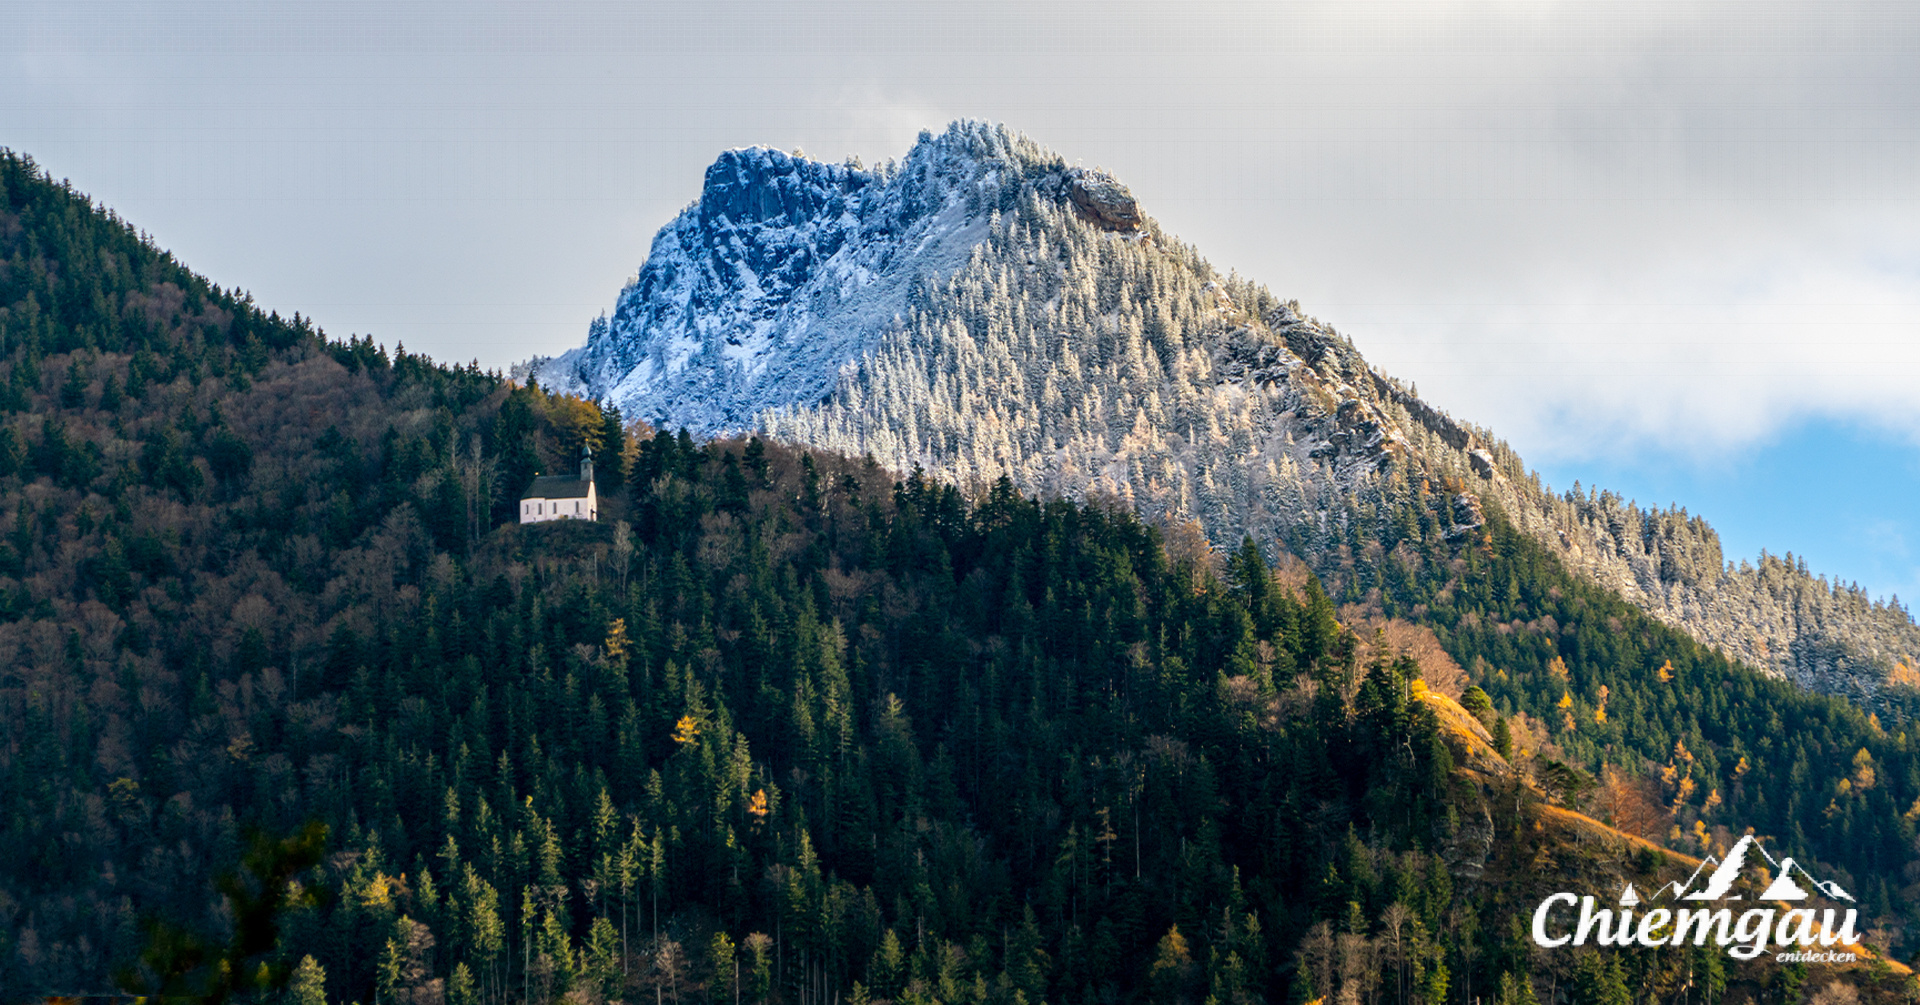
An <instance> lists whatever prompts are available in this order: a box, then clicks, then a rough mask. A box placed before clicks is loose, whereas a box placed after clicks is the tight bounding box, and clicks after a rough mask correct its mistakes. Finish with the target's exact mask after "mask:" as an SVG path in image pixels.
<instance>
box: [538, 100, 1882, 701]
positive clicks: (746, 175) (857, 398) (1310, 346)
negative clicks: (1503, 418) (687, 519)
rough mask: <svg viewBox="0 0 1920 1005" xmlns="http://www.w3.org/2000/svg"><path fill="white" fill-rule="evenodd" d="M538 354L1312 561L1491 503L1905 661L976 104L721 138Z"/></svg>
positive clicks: (1638, 565)
mask: <svg viewBox="0 0 1920 1005" xmlns="http://www.w3.org/2000/svg"><path fill="white" fill-rule="evenodd" d="M534 372H535V373H536V374H537V376H538V377H539V379H540V380H541V381H542V382H543V383H545V384H547V385H549V386H553V387H558V388H561V389H565V390H570V391H577V392H580V393H583V394H586V395H590V396H593V397H598V398H602V399H607V400H611V401H613V402H615V403H617V404H618V405H620V407H621V408H622V409H623V410H625V411H626V412H627V414H629V415H634V416H638V417H643V418H646V419H648V420H649V421H650V422H654V423H655V424H657V425H662V426H664V427H667V428H673V427H676V426H683V425H684V426H686V427H688V428H689V429H691V430H693V431H694V432H696V433H699V434H702V435H710V434H714V433H718V432H723V431H728V430H738V429H748V428H757V429H762V430H766V431H769V432H771V433H773V434H775V435H777V436H780V437H782V438H785V439H788V440H791V441H794V442H798V443H806V444H812V445H816V446H822V447H828V448H831V449H835V450H840V451H846V452H849V453H856V454H858V453H871V454H872V455H873V456H875V457H876V458H878V459H879V460H880V461H881V462H882V463H885V464H887V465H888V466H890V467H892V468H894V469H895V470H900V471H905V470H908V469H911V468H912V467H914V466H916V465H918V466H921V467H924V468H926V469H927V470H929V471H933V472H936V473H938V474H939V475H940V476H942V477H944V478H948V479H951V480H953V481H955V482H957V483H959V484H962V485H984V484H986V483H988V482H990V481H992V480H993V479H995V478H997V477H999V476H1001V475H1006V476H1009V477H1011V478H1012V479H1013V481H1014V484H1015V485H1016V486H1017V487H1019V488H1020V489H1021V490H1023V491H1034V492H1045V493H1057V494H1060V495H1063V496H1066V497H1068V498H1076V499H1082V498H1113V499H1118V500H1120V501H1122V502H1124V503H1126V504H1129V505H1131V506H1132V507H1134V508H1135V509H1137V510H1138V511H1139V512H1141V513H1142V514H1143V515H1145V516H1147V517H1148V518H1149V519H1153V520H1168V519H1172V520H1184V519H1197V520H1199V521H1200V522H1201V524H1202V525H1203V526H1204V527H1205V530H1206V532H1207V534H1208V535H1209V536H1210V537H1211V538H1212V539H1213V540H1216V541H1226V542H1230V541H1234V540H1237V539H1238V538H1239V537H1240V536H1241V535H1242V534H1252V535H1253V536H1254V537H1255V538H1256V539H1258V540H1260V541H1262V542H1265V543H1266V546H1267V547H1269V548H1271V547H1273V546H1275V545H1277V546H1279V547H1283V548H1286V549H1288V550H1291V551H1293V552H1295V553H1297V554H1299V555H1301V556H1302V557H1304V558H1306V559H1307V560H1308V561H1309V562H1310V563H1311V564H1312V565H1313V566H1314V567H1315V568H1316V569H1317V570H1319V571H1320V572H1321V573H1322V574H1323V575H1328V576H1330V577H1332V578H1333V581H1335V582H1341V581H1342V580H1343V579H1344V577H1343V575H1342V573H1343V570H1344V569H1345V568H1346V567H1348V566H1350V565H1351V563H1352V562H1353V561H1355V560H1356V558H1357V557H1358V556H1362V555H1364V554H1366V553H1367V552H1368V551H1369V550H1371V549H1379V550H1381V551H1390V550H1391V549H1392V548H1393V547H1394V546H1395V545H1397V544H1398V543H1400V542H1401V541H1404V540H1408V539H1409V538H1410V537H1412V538H1418V537H1419V536H1420V535H1422V534H1428V533H1438V534H1440V535H1443V536H1450V537H1461V536H1467V535H1472V534H1473V533H1474V532H1475V529H1476V528H1477V527H1478V526H1479V525H1480V524H1481V522H1482V520H1483V510H1484V507H1485V506H1487V505H1494V506H1498V507H1499V508H1500V509H1501V510H1503V511H1504V512H1505V513H1507V514H1508V517H1509V518H1510V519H1511V520H1512V521H1513V522H1514V523H1515V524H1516V525H1517V526H1519V527H1521V528H1522V529H1524V530H1525V531H1526V532H1527V533H1528V534H1530V535H1532V536H1533V537H1535V538H1536V539H1537V540H1539V541H1541V542H1542V543H1543V544H1545V545H1547V546H1548V547H1549V548H1551V549H1553V550H1554V551H1555V552H1556V553H1558V554H1559V555H1560V556H1561V557H1562V558H1563V560H1565V561H1566V562H1567V563H1568V564H1569V566H1570V567H1572V568H1574V569H1576V570H1578V571H1579V572H1580V573H1581V574H1582V575H1584V576H1587V577H1589V578H1590V579H1592V580H1593V581H1595V582H1598V583H1601V584H1604V585H1605V586H1607V587H1608V588H1610V589H1614V590H1618V591H1619V592H1620V593H1621V594H1622V595H1624V596H1626V597H1628V598H1629V599H1631V600H1632V601H1633V602H1634V603H1635V604H1636V605H1638V606H1640V607H1641V608H1642V609H1644V610H1647V611H1649V612H1650V613H1652V614H1654V615H1655V616H1656V617H1659V618H1660V619H1662V620H1664V621H1666V622H1668V623H1669V624H1673V625H1676V626H1679V627H1681V628H1683V629H1684V630H1686V631H1687V632H1689V633H1690V634H1692V635H1693V636H1694V637H1695V638H1698V639H1700V640H1701V641H1703V642H1707V643H1708V644H1711V645H1714V646H1716V647H1718V648H1720V649H1722V650H1723V651H1725V652H1727V653H1728V654H1729V655H1731V656H1734V657H1735V658H1738V659H1741V660H1744V661H1746V662H1749V663H1751V664H1753V665H1755V666H1758V667H1761V668H1763V669H1766V670H1768V671H1769V672H1773V673H1776V674H1780V675H1783V676H1786V677H1788V678H1790V679H1792V680H1794V681H1796V682H1798V683H1800V684H1802V685H1803V686H1807V687H1811V688H1815V689H1819V690H1823V691H1827V692H1833V693H1843V694H1849V695H1853V696H1855V697H1856V698H1863V699H1868V700H1872V699H1873V698H1874V696H1875V695H1876V693H1877V692H1879V690H1880V689H1881V687H1882V684H1883V682H1884V681H1886V680H1887V679H1888V678H1889V677H1890V676H1893V675H1896V674H1899V673H1900V668H1901V667H1906V668H1914V667H1920V627H1916V626H1915V624H1914V622H1913V620H1912V618H1911V616H1910V615H1909V614H1908V612H1907V611H1906V610H1904V609H1903V608H1901V607H1899V606H1897V605H1894V604H1880V603H1875V602H1873V601H1871V600H1870V599H1869V598H1868V597H1867V596H1865V594H1864V593H1862V592H1861V591H1859V590H1858V589H1857V588H1847V587H1842V586H1839V585H1838V584H1829V583H1827V582H1826V581H1825V580H1824V579H1815V578H1814V577H1812V576H1811V575H1810V574H1809V573H1808V571H1807V570H1806V569H1805V568H1804V567H1803V566H1802V565H1797V564H1790V563H1788V562H1786V561H1783V560H1781V559H1778V558H1771V557H1765V558H1762V559H1761V560H1760V561H1759V563H1758V564H1757V565H1753V564H1749V563H1744V562H1743V563H1741V564H1739V565H1733V564H1730V563H1727V562H1726V561H1725V558H1724V556H1723V555H1722V554H1721V551H1720V546H1719V540H1718V537H1717V536H1716V535H1715V534H1714V533H1713V531H1712V529H1711V528H1710V527H1709V526H1707V525H1706V523H1705V522H1703V521H1701V520H1699V519H1697V518H1694V517H1690V516H1689V515H1688V514H1686V513H1685V512H1684V511H1647V510H1641V509H1639V508H1637V507H1635V506H1632V505H1631V504H1629V503H1627V502H1625V501H1624V500H1621V499H1619V498H1617V497H1615V496H1612V495H1610V494H1605V493H1589V494H1587V495H1585V496H1576V495H1574V494H1573V493H1566V494H1553V493H1549V492H1547V491H1545V489H1544V488H1543V486H1541V485H1540V483H1539V481H1538V479H1537V477H1535V476H1533V475H1531V474H1530V473H1529V472H1528V471H1527V470H1526V468H1525V466H1524V464H1523V463H1522V461H1521V460H1520V458H1519V457H1518V456H1516V455H1515V454H1514V453H1513V452H1512V451H1511V450H1510V449H1509V448H1507V447H1506V445H1505V444H1503V443H1502V442H1500V441H1499V440H1497V439H1495V438H1494V437H1493V436H1492V435H1491V434H1490V433H1488V432H1487V431H1486V430H1483V429H1479V428H1476V427H1473V426H1470V425H1468V424H1464V423H1461V422H1458V421H1456V420H1454V419H1452V418H1450V417H1448V416H1446V415H1444V414H1442V413H1441V412H1439V411H1438V410H1436V409H1434V408H1432V407H1431V406H1429V405H1427V404H1426V403H1424V402H1422V401H1420V400H1419V399H1418V398H1417V397H1416V396H1414V395H1413V394H1412V393H1411V391H1410V390H1409V389H1407V388H1406V387H1404V386H1403V385H1402V384H1400V383H1399V382H1397V381H1395V380H1393V379H1392V378H1390V377H1388V376H1386V375H1384V374H1381V373H1379V372H1378V371H1376V370H1374V369H1373V368H1372V367H1370V366H1369V365H1368V364H1367V362H1366V361H1365V360H1364V359H1363V358H1362V357H1361V356H1360V355H1359V353H1358V352H1356V351H1355V350H1354V348H1353V346H1352V345H1351V343H1350V342H1348V341H1347V340H1345V339H1344V338H1342V337H1341V336H1340V335H1339V334H1338V333H1337V332H1336V331H1334V330H1333V329H1332V328H1331V327H1330V326H1328V325H1325V324H1323V323H1321V322H1319V321H1316V320H1314V319H1312V318H1310V317H1307V316H1305V315H1304V314H1302V313H1301V311H1300V309H1299V306H1298V305H1297V304H1294V303H1291V302H1287V303H1283V302H1280V301H1279V300H1277V299H1276V298H1275V297H1273V296H1272V295H1271V294H1269V293H1268V292H1267V291H1266V290H1264V289H1262V288H1260V287H1257V286H1255V285H1253V284H1251V283H1246V282H1243V281H1239V280H1237V279H1235V278H1232V277H1228V276H1221V275H1219V274H1218V273H1216V272H1215V271H1214V270H1213V269H1212V267H1211V266H1209V265H1208V264H1207V263H1206V262H1205V261H1204V260H1203V259H1201V258H1200V256H1199V255H1198V253H1197V252H1196V251H1195V250H1194V249H1192V248H1191V247H1188V246H1185V245H1182V244H1180V243H1178V242H1177V241H1175V240H1173V239H1171V238H1170V237H1169V236H1168V235H1166V234H1165V233H1163V232H1162V231H1161V230H1160V229H1159V228H1158V226H1157V225H1155V224H1154V223H1153V222H1152V221H1151V220H1149V219H1146V218H1144V217H1143V216H1142V215H1141V214H1140V213H1139V211H1138V207H1137V206H1136V205H1135V204H1134V203H1133V200H1132V198H1131V196H1130V195H1129V194H1128V193H1127V192H1126V190H1125V188H1124V187H1123V186H1121V185H1119V183H1118V182H1117V181H1115V180H1113V179H1111V178H1109V177H1107V176H1105V175H1102V174H1100V173H1098V172H1089V171H1086V170H1084V169H1078V168H1070V167H1068V166H1067V164H1066V163H1065V162H1064V161H1063V160H1062V159H1061V158H1059V157H1058V156H1057V155H1054V154H1051V153H1049V152H1047V151H1045V150H1044V149H1042V148H1040V147H1039V146H1037V145H1036V144H1034V143H1033V142H1032V141H1030V140H1027V139H1025V138H1024V137H1020V136H1017V135H1014V134H1011V133H1009V132H1007V131H1006V130H1004V129H1002V128H999V127H992V126H986V125H981V124H978V123H957V124H955V125H954V126H952V127H950V128H949V129H948V130H947V131H946V133H944V134H943V135H941V136H939V137H934V136H932V135H931V134H925V133H923V134H922V136H921V140H920V142H919V143H918V144H916V146H915V147H914V148H913V150H912V151H911V152H910V153H909V154H908V155H907V156H906V158H905V159H904V161H903V162H902V163H901V164H900V165H899V166H897V167H894V166H889V167H887V168H885V169H883V170H880V171H877V172H872V173H867V172H862V171H858V170H854V169H851V168H843V167H829V166H826V165H820V164H815V163H813V162H809V161H805V160H803V159H799V158H795V157H790V156H788V155H785V154H779V153H776V152H771V151H759V150H755V151H734V152H730V153H728V154H726V155H724V156H723V157H722V158H721V159H720V161H719V162H717V163H716V164H715V165H714V167H713V168H712V169H710V170H709V172H708V179H707V189H706V191H705V192H704V193H703V195H702V197H701V200H700V201H699V202H698V203H696V204H695V206H693V207H692V208H690V209H689V210H687V211H686V212H685V213H683V214H682V215H681V216H680V217H678V218H677V219H676V220H675V221H674V222H673V223H671V224H669V225H668V226H667V227H666V228H665V229H664V230H663V231H662V232H661V235H660V237H659V238H658V239H657V240H656V242H655V244H654V248H653V252H652V254H651V255H650V257H649V258H648V260H647V262H646V264H645V265H644V266H643V267H642V269H641V270H640V273H639V276H638V278H637V279H636V280H635V281H634V282H633V283H632V284H630V285H629V286H628V287H627V288H626V289H625V290H623V291H622V293H621V295H620V298H619V301H618V303H617V305H616V309H615V312H614V314H613V316H612V318H611V320H610V321H606V322H596V323H595V326H594V327H593V329H592V330H591V332H590V333H589V338H588V341H587V344H586V345H585V346H584V347H583V348H582V349H579V350H575V351H574V352H572V353H569V354H567V355H565V356H562V357H560V358H558V359H556V360H551V361H544V360H543V361H536V364H535V368H534ZM1421 514H1425V515H1424V516H1422V515H1421ZM1423 521H1424V522H1426V523H1430V524H1433V525H1434V526H1433V527H1432V528H1429V529H1425V530H1421V529H1419V525H1420V524H1421V523H1422V522H1423ZM1354 599H1360V598H1354Z"/></svg>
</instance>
